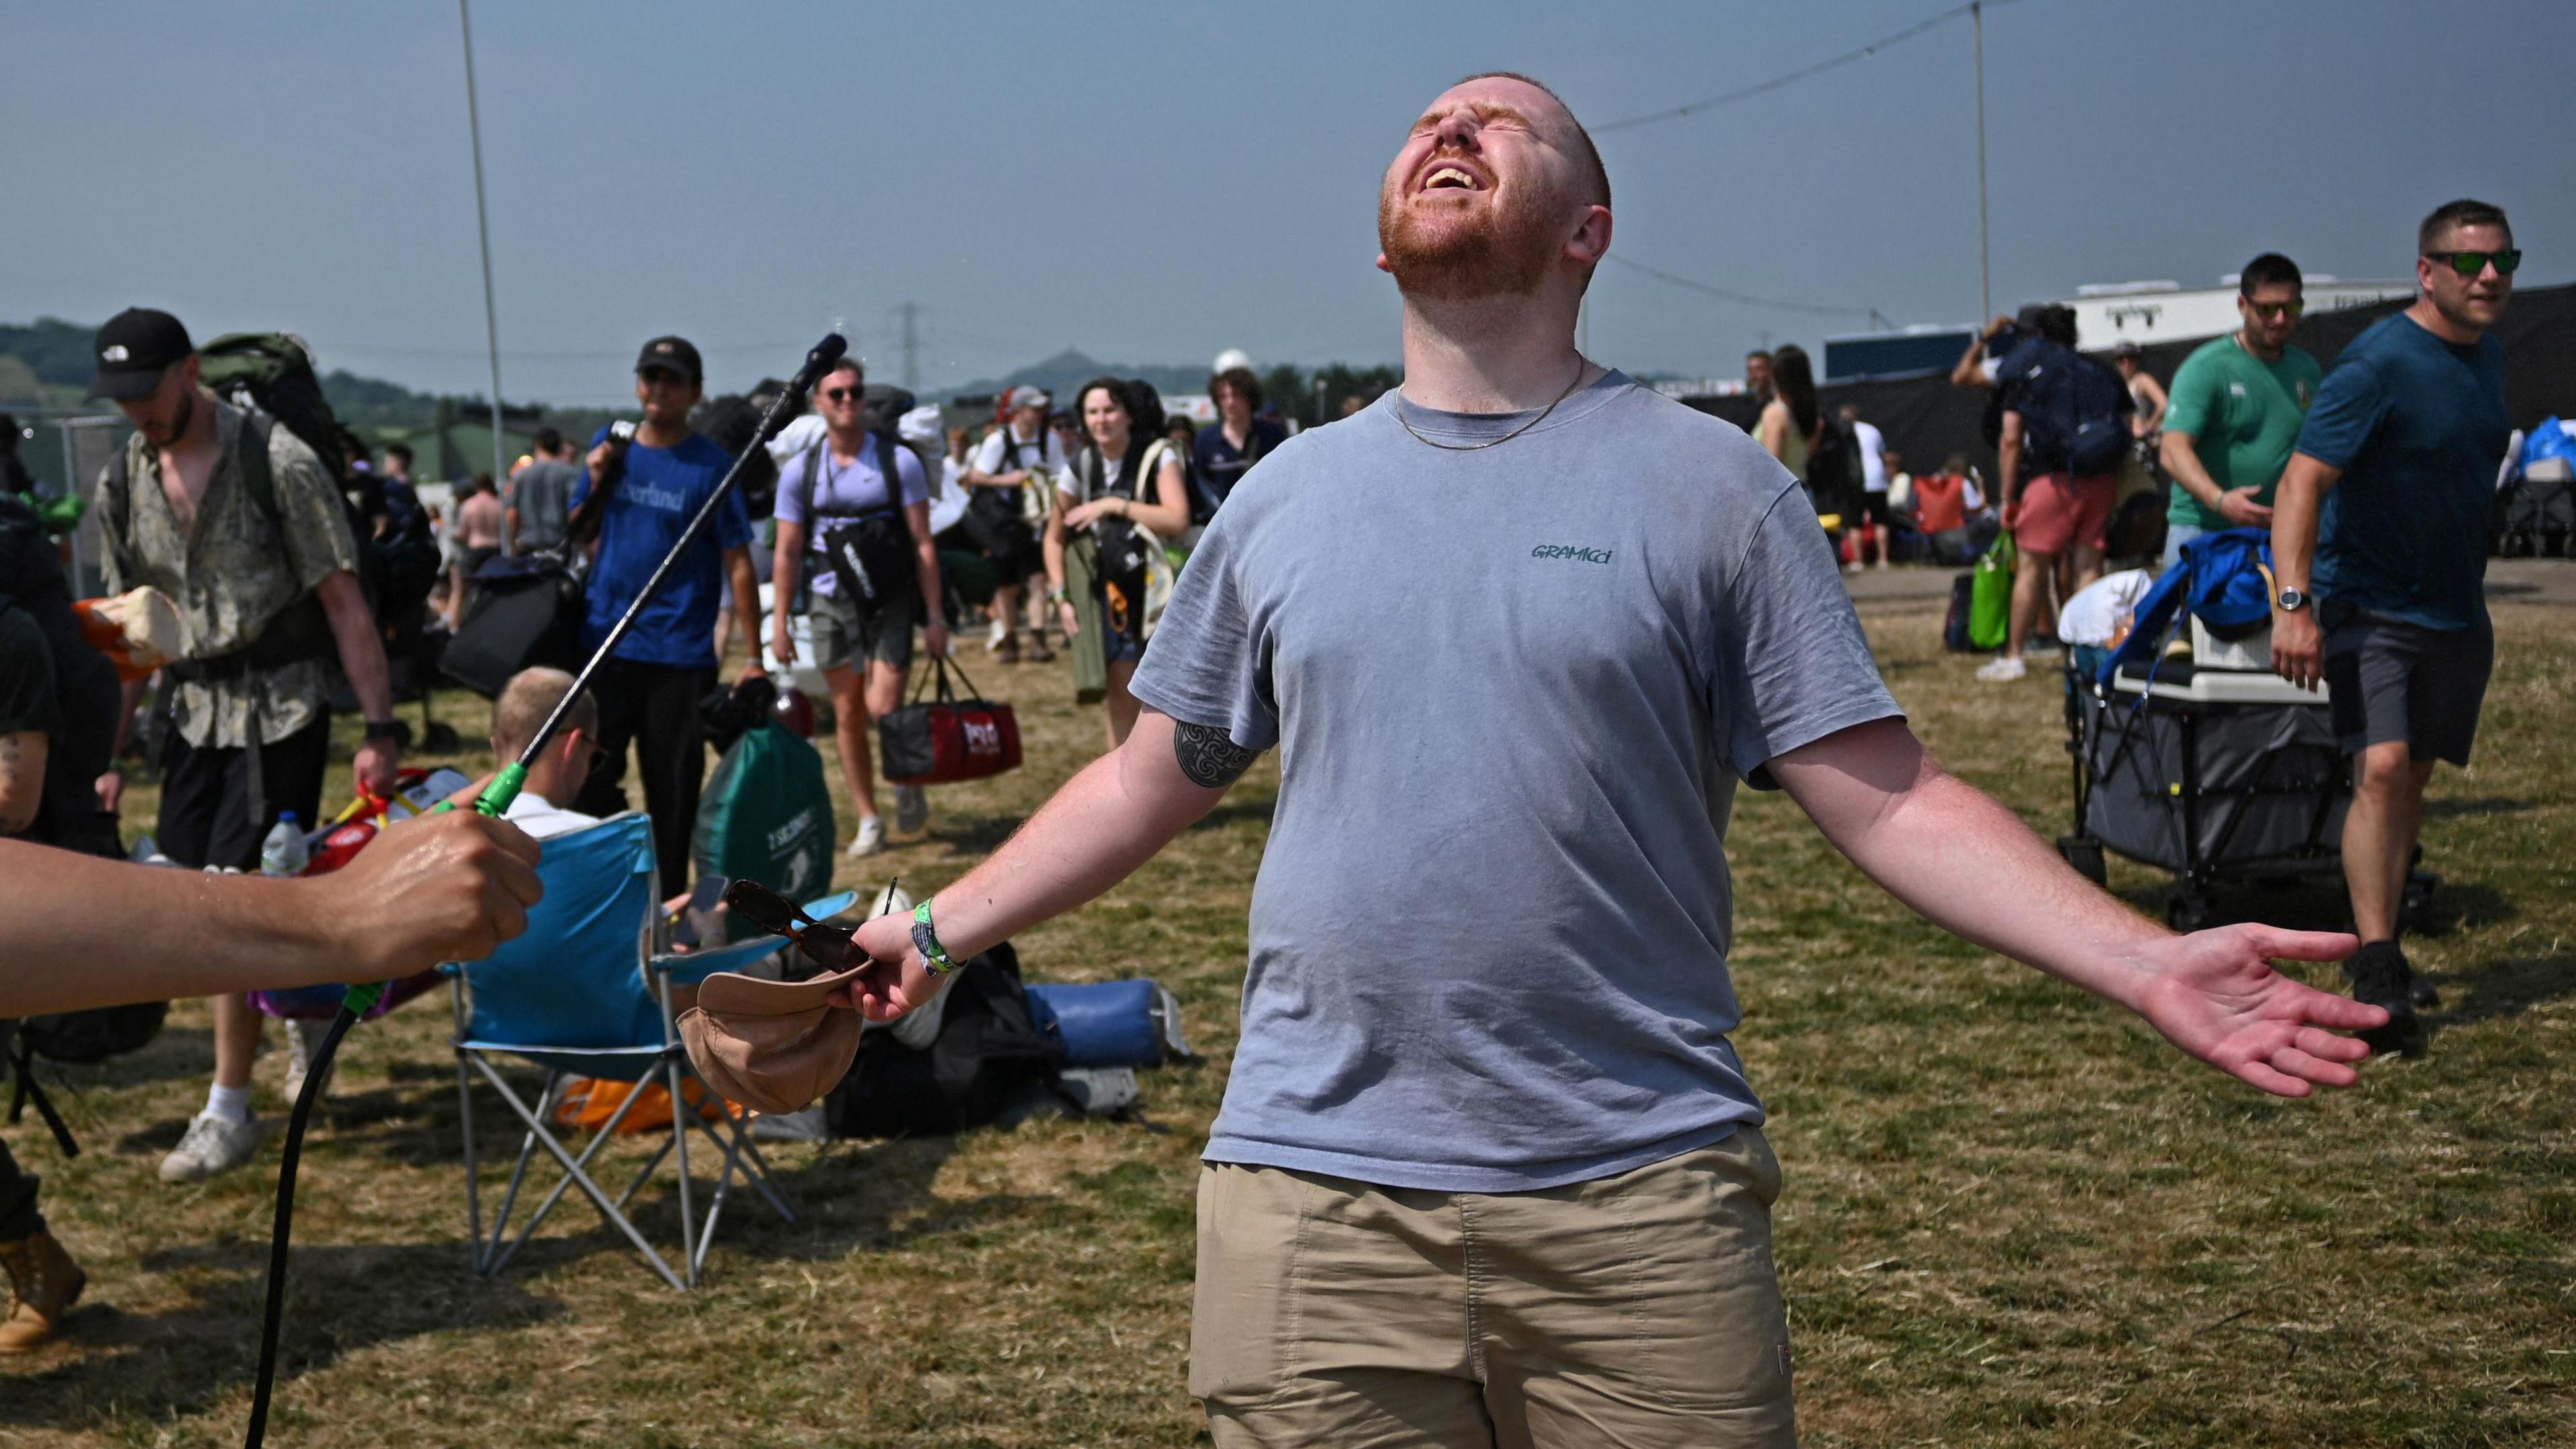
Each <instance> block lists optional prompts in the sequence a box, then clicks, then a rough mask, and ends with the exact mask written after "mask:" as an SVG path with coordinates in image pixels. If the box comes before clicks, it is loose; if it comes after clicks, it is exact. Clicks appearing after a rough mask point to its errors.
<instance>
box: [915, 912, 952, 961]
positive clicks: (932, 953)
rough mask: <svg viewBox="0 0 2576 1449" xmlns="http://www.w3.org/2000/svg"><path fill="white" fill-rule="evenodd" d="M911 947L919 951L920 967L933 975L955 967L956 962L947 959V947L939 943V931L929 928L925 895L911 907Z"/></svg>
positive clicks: (928, 913) (928, 914)
mask: <svg viewBox="0 0 2576 1449" xmlns="http://www.w3.org/2000/svg"><path fill="white" fill-rule="evenodd" d="M912 949H914V950H916V951H919V952H920V953H921V969H923V970H924V971H927V972H929V973H930V974H931V975H933V976H945V975H947V974H948V973H949V972H951V971H954V970H956V969H957V963H956V962H954V961H951V960H949V959H948V951H947V948H945V947H943V946H941V945H940V944H939V933H938V932H936V931H933V930H931V929H930V901H929V899H928V898H927V897H924V898H923V900H922V902H921V904H920V905H917V906H914V907H913V908H912Z"/></svg>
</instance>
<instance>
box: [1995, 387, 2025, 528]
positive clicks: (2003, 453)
mask: <svg viewBox="0 0 2576 1449" xmlns="http://www.w3.org/2000/svg"><path fill="white" fill-rule="evenodd" d="M1995 480H1996V506H1998V507H2000V508H2002V509H2003V510H2004V515H2005V516H2004V523H2005V524H2006V526H2010V525H2011V524H2012V522H2013V518H2012V512H2013V510H2014V509H2016V508H2019V507H2020V506H2021V414H2020V413H2017V412H2015V411H2013V410H2012V409H2010V408H2006V409H2004V425H2003V431H2002V432H2001V433H2000V434H1999V435H1998V436H1997V437H1996V439H1995Z"/></svg>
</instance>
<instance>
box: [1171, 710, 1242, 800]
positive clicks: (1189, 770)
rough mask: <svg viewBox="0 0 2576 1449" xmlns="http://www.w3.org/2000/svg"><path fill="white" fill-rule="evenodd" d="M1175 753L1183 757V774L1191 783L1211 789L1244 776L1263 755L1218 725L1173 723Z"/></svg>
mask: <svg viewBox="0 0 2576 1449" xmlns="http://www.w3.org/2000/svg"><path fill="white" fill-rule="evenodd" d="M1172 753H1173V754H1175V755H1177V756H1179V757H1180V761H1181V773H1182V774H1184V775H1187V776H1188V777H1189V779H1190V783H1191V784H1193V785H1197V786H1200V787H1202V788H1204V789H1209V790H1222V789H1224V788H1225V787H1226V786H1228V785H1231V784H1233V783H1234V782H1235V781H1237V780H1239V779H1241V778H1243V772H1244V771H1246V770H1249V769H1251V768H1252V762H1253V761H1254V760H1255V759H1257V758H1258V757H1259V754H1260V752H1259V751H1257V750H1247V749H1245V748H1244V747H1243V746H1241V745H1238V744H1236V743H1235V742H1234V739H1233V737H1232V736H1230V735H1228V734H1227V733H1226V732H1225V731H1224V730H1221V729H1219V728H1217V727H1216V726H1214V725H1199V724H1183V723H1180V722H1179V721H1177V720H1176V721H1174V722H1173V724H1172Z"/></svg>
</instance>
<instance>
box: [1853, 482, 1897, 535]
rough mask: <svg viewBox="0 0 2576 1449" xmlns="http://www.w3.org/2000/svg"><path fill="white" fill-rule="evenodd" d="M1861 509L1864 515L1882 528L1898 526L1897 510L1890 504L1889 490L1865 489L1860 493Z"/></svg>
mask: <svg viewBox="0 0 2576 1449" xmlns="http://www.w3.org/2000/svg"><path fill="white" fill-rule="evenodd" d="M1860 511H1861V516H1862V517H1864V518H1866V519H1868V520H1869V521H1870V522H1872V523H1875V524H1877V525H1878V526H1879V527H1881V528H1894V527H1895V526H1896V510H1895V509H1894V508H1893V507H1891V506H1890V505H1889V504H1888V501H1887V490H1886V489H1884V488H1882V489H1880V490H1878V491H1877V492H1876V493H1870V492H1866V491H1864V492H1863V493H1862V494H1861V495H1860Z"/></svg>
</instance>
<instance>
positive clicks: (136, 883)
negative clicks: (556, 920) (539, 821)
mask: <svg viewBox="0 0 2576 1449" xmlns="http://www.w3.org/2000/svg"><path fill="white" fill-rule="evenodd" d="M536 860H537V844H536V842H535V841H533V840H530V839H529V838H528V837H527V836H526V835H524V834H522V833H521V832H520V830H519V828H518V827H517V826H515V825H512V824H510V823H508V822H507V821H501V820H487V819H485V818H483V817H482V816H479V815H476V814H473V813H472V812H470V811H466V812H452V813H449V814H445V815H437V816H431V817H428V818H425V819H422V820H415V821H406V822H404V823H402V824H400V825H396V826H394V827H392V828H391V829H389V830H387V831H385V832H384V833H383V834H382V835H380V836H378V837H377V838H376V839H375V840H374V841H373V842H372V843H370V844H369V845H368V846H367V848H366V849H364V850H362V851H360V852H359V853H358V857H357V859H355V860H353V861H351V862H350V863H349V864H348V865H347V866H346V867H345V868H343V869H341V870H338V871H335V872H333V873H332V874H330V875H325V876H315V877H312V878H310V879H306V880H270V879H267V878H265V877H262V876H255V875H208V874H206V873H204V872H202V871H192V870H171V869H167V868H162V867H154V866H141V865H128V864H126V863H125V862H123V861H115V860H102V859H99V858H98V857H96V856H89V855H79V854H75V853H73V852H71V851H67V850H55V849H52V848H51V847H48V846H42V845H30V844H28V843H26V842H24V841H14V840H0V879H7V880H43V881H45V882H47V885H48V889H46V890H45V891H41V892H39V891H23V890H21V891H0V960H5V961H6V962H7V963H8V964H7V967H6V968H5V969H0V1016H29V1015H34V1014H37V1013H42V1012H51V1011H74V1010H79V1009H82V1008H86V1007H92V1006H114V1005H118V1004H121V1003H124V1002H129V1001H164V1000H169V999H172V998H174V997H182V996H220V995H227V994H230V993H233V992H237V991H256V990H262V989H266V988H272V987H287V986H313V985H320V984H322V983H325V982H332V981H383V980H388V979H390V978H393V977H396V976H405V975H409V974H410V973H412V972H414V971H418V970H421V969H422V968H424V967H427V966H430V965H434V964H436V963H437V962H440V961H471V960H477V959H479V958H481V957H484V956H488V955H490V954H491V952H492V948H493V947H495V946H497V945H499V944H500V943H501V942H503V941H506V940H508V939H510V938H511V937H513V936H516V935H517V934H519V933H520V932H521V931H523V930H525V929H527V924H528V907H529V906H531V905H534V904H535V903H536V901H537V899H538V897H539V896H541V895H543V894H544V891H543V888H542V887H541V886H539V884H538V883H537V873H536V869H535V866H536ZM64 900H77V901H79V902H80V903H81V908H80V909H79V910H70V911H67V910H64V909H62V908H61V902H62V901H64Z"/></svg>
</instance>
